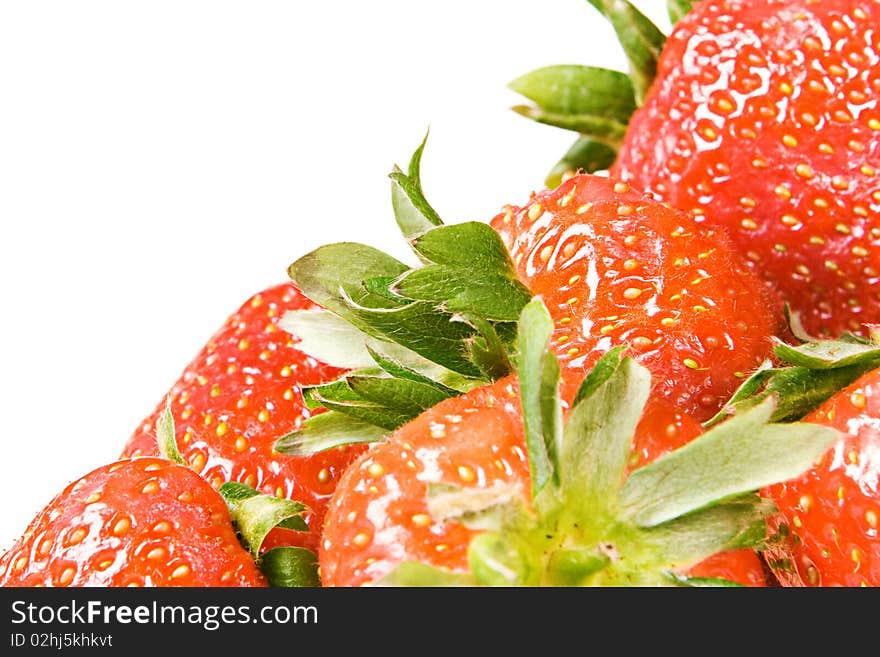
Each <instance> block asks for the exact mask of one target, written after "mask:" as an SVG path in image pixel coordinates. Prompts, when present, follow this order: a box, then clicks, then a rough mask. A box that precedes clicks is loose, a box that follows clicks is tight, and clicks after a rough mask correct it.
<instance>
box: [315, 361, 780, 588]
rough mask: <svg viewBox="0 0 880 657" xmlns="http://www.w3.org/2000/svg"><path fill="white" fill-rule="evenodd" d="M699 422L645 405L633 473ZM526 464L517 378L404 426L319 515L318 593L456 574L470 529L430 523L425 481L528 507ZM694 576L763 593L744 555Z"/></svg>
mask: <svg viewBox="0 0 880 657" xmlns="http://www.w3.org/2000/svg"><path fill="white" fill-rule="evenodd" d="M701 432H702V429H701V427H700V425H699V424H698V423H696V422H695V421H693V420H692V419H690V418H687V417H684V416H683V415H682V414H681V413H679V412H677V411H675V410H674V409H672V408H671V407H669V405H668V404H667V403H665V402H659V403H652V404H649V406H648V407H647V408H646V411H645V415H644V417H643V419H642V421H641V422H640V424H639V427H638V429H637V431H636V437H635V439H634V454H635V455H636V456H635V458H634V461H633V467H636V466H637V465H639V464H640V462H641V461H642V460H643V459H644V460H652V459H653V458H656V457H657V456H659V455H660V454H662V453H665V452H666V451H669V450H671V449H673V448H674V447H676V446H678V445H680V444H684V442H687V441H688V440H691V439H693V438H694V437H696V435H699V433H701ZM530 481H531V480H530V474H529V464H528V459H527V456H526V446H525V437H524V433H523V423H522V415H521V406H520V398H519V386H518V383H517V380H516V378H515V376H509V377H506V378H504V379H501V380H499V381H497V382H495V383H493V384H490V385H487V386H484V387H481V388H476V389H474V390H472V391H470V392H469V393H466V394H465V395H463V396H461V397H455V398H451V399H447V400H445V401H443V402H440V403H439V404H438V405H436V406H434V407H433V408H431V409H429V410H428V411H426V412H425V413H423V414H422V415H420V416H419V417H418V418H416V419H415V420H413V421H411V422H410V423H408V424H405V425H403V426H402V427H401V428H400V429H398V430H397V431H396V432H394V433H393V434H391V436H389V438H388V439H387V440H386V441H384V442H382V443H376V444H374V445H372V446H371V448H370V450H369V451H368V452H366V453H365V454H363V455H361V457H360V458H359V459H358V460H357V461H356V462H355V463H354V464H353V465H352V466H351V467H350V468H349V470H348V471H347V472H346V473H345V474H344V475H343V477H342V479H341V480H340V483H339V486H338V487H337V490H336V492H335V493H334V496H333V498H332V499H331V503H330V506H329V508H328V511H327V516H326V521H325V526H324V534H323V540H322V544H321V549H320V551H319V563H320V569H321V578H322V582H323V585H324V586H360V585H364V584H368V583H371V582H373V581H375V580H377V579H379V578H381V577H382V576H384V575H386V574H388V573H389V572H390V571H391V570H392V569H393V568H394V567H395V566H396V565H398V564H400V563H401V562H403V561H407V560H414V561H419V562H422V563H426V564H430V565H432V566H435V567H438V568H445V569H449V570H452V571H457V572H463V571H466V570H467V568H468V558H467V549H468V545H469V543H470V540H471V539H472V538H473V537H474V536H475V535H476V533H477V532H478V530H474V529H470V528H468V527H465V526H464V525H463V524H460V523H458V522H454V521H446V522H444V521H442V520H440V521H438V520H435V519H433V518H432V515H431V512H430V509H429V507H428V502H427V491H428V484H430V483H446V484H452V485H455V486H462V487H479V488H491V487H492V486H497V485H503V486H513V487H515V488H517V489H518V490H519V491H521V493H522V499H523V501H524V503H526V504H529V498H528V491H529V489H530ZM695 568H699V571H698V572H697V571H694V573H689V574H694V575H697V574H699V576H701V577H727V578H730V579H731V580H732V581H735V582H738V583H741V584H743V585H747V586H764V585H765V582H764V578H763V567H762V565H761V561H760V559H759V558H758V557H757V555H756V553H755V552H753V551H751V550H734V551H731V552H728V553H721V554H719V555H716V556H715V557H713V561H712V562H703V563H701V564H698V565H697V566H696V567H695Z"/></svg>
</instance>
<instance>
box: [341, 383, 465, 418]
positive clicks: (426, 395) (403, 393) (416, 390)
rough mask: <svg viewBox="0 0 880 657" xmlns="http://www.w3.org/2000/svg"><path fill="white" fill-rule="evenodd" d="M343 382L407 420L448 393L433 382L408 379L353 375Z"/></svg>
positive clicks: (362, 396) (358, 393)
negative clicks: (432, 383) (405, 417)
mask: <svg viewBox="0 0 880 657" xmlns="http://www.w3.org/2000/svg"><path fill="white" fill-rule="evenodd" d="M345 381H346V383H347V384H348V386H349V387H350V388H351V390H352V391H353V392H354V393H355V394H356V395H358V396H359V397H360V398H361V399H365V400H367V401H372V402H374V403H376V404H382V405H383V406H385V407H386V408H390V409H393V410H395V411H398V412H400V413H401V415H405V416H407V419H412V418H414V417H416V416H417V415H420V414H421V413H422V412H423V411H425V410H426V409H428V408H431V407H432V406H434V405H435V404H438V403H439V402H441V401H443V400H444V399H447V398H448V397H449V396H450V395H449V394H448V393H446V392H444V391H442V390H439V389H438V388H437V387H435V386H433V385H429V384H427V383H423V382H421V381H413V380H411V379H396V378H392V377H378V376H357V375H352V376H349V377H346V379H345ZM453 394H458V393H457V392H454V393H453ZM398 426H399V425H398Z"/></svg>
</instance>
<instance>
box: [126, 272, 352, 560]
mask: <svg viewBox="0 0 880 657" xmlns="http://www.w3.org/2000/svg"><path fill="white" fill-rule="evenodd" d="M315 307H316V306H315V304H313V303H312V302H311V301H309V300H308V299H306V298H305V297H304V296H303V295H302V294H301V293H300V291H299V290H298V289H297V288H296V287H295V286H294V285H293V283H291V282H287V283H281V284H278V285H275V286H273V287H269V288H268V289H266V290H264V291H262V292H260V293H258V294H255V295H253V296H252V297H251V298H250V299H248V300H247V301H245V303H244V304H242V305H241V307H240V308H239V309H238V310H237V311H236V312H235V313H233V314H232V315H231V316H230V317H229V318H228V319H227V320H226V322H225V323H224V325H223V326H222V327H221V328H220V329H219V330H218V331H217V332H216V333H215V334H214V335H213V336H212V337H211V339H210V340H208V342H207V344H206V345H205V346H204V347H203V348H202V349H201V350H200V351H199V353H198V354H197V355H196V356H195V358H194V359H193V360H192V361H191V362H190V363H189V364H188V365H187V367H186V368H185V369H184V371H183V373H182V374H181V375H180V378H179V379H178V380H177V382H176V383H175V384H174V385H173V386H172V388H171V391H170V393H169V394H170V401H171V409H172V413H173V416H174V425H175V431H176V437H177V445H178V449H179V450H180V453H181V455H182V456H183V458H184V459H185V461H186V462H187V463H188V464H189V465H190V466H191V467H192V468H193V469H194V470H196V471H197V472H199V473H201V475H202V476H203V477H204V478H205V479H207V480H208V481H209V482H210V483H211V484H212V485H213V486H214V487H215V488H219V487H220V486H221V485H222V484H223V483H224V482H228V481H236V482H241V483H244V484H246V485H248V486H250V487H252V488H254V489H257V490H258V491H260V492H263V493H267V494H270V495H275V496H278V497H284V498H288V499H293V500H297V501H300V502H302V503H303V504H305V505H306V506H307V507H308V509H309V511H308V512H307V513H306V514H305V515H304V518H305V520H306V521H307V522H308V524H309V526H310V527H311V528H312V532H309V533H305V532H295V533H294V532H291V531H288V530H282V529H277V530H275V531H274V532H273V535H272V536H271V537H270V539H269V542H268V543H267V544H266V545H282V544H290V545H301V546H303V547H307V548H311V549H315V548H316V547H317V534H316V533H315V532H314V530H315V528H316V527H320V524H321V522H322V519H323V514H324V508H325V505H326V503H327V499H328V498H329V496H330V494H331V493H332V492H333V489H334V488H335V486H336V482H337V480H338V478H339V476H340V474H341V473H342V471H343V470H344V468H345V467H346V466H347V465H348V464H349V463H350V462H351V461H352V460H353V459H354V458H355V456H356V455H357V454H359V453H360V452H361V451H362V450H363V447H362V446H359V445H349V446H345V447H340V448H334V449H330V450H327V451H323V452H319V453H316V454H314V455H312V456H308V457H304V456H289V455H286V454H280V453H278V452H276V451H275V449H274V444H275V441H276V440H277V439H278V438H280V437H282V436H284V435H285V434H287V433H289V432H291V431H294V430H295V429H297V428H298V427H299V426H300V424H301V423H302V422H303V420H305V419H306V418H308V417H309V416H310V415H311V412H310V411H309V410H308V409H307V408H306V407H305V405H304V403H303V398H302V393H301V388H302V386H305V385H312V384H317V383H322V382H325V381H329V380H332V379H334V378H336V377H337V376H339V375H340V374H341V373H342V372H343V370H341V369H338V368H335V367H331V366H329V365H326V364H324V363H321V362H318V361H316V360H315V359H314V358H311V357H310V356H307V355H306V354H304V353H303V352H302V351H300V350H299V349H298V348H297V345H298V343H299V339H298V338H297V337H296V336H295V335H292V334H290V333H288V332H286V331H284V330H282V329H281V328H279V326H278V321H279V319H280V318H281V317H282V316H283V315H284V313H285V312H287V311H289V310H301V309H312V308H315ZM164 410H165V400H164V398H163V401H161V402H160V403H159V404H157V406H156V409H155V410H154V411H153V413H152V414H151V415H149V416H148V417H147V418H146V419H145V420H144V421H143V423H142V424H141V425H140V426H139V427H138V428H137V429H136V430H135V432H134V433H133V435H132V436H131V437H130V438H129V439H128V442H127V444H126V445H125V448H124V449H123V452H122V455H123V456H133V455H141V454H157V453H159V452H158V448H157V444H156V422H157V420H158V418H159V417H160V415H161V413H163V412H164ZM282 533H283V534H284V535H281V534H282Z"/></svg>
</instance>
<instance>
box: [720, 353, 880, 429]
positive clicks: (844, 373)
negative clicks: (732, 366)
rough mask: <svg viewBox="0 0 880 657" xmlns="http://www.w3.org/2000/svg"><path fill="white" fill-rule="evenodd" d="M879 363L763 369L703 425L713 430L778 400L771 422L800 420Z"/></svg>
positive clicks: (742, 385)
mask: <svg viewBox="0 0 880 657" xmlns="http://www.w3.org/2000/svg"><path fill="white" fill-rule="evenodd" d="M877 365H878V363H877V362H874V361H871V360H866V361H865V362H857V363H856V364H855V365H850V366H848V367H835V368H829V369H810V368H809V367H803V366H791V367H778V368H771V367H767V366H766V365H765V366H762V367H761V368H759V369H757V370H756V371H755V372H754V373H753V374H752V375H751V376H749V377H748V378H747V379H746V380H745V381H743V383H742V384H741V385H740V387H739V388H738V389H737V390H736V391H735V392H734V394H733V395H732V396H731V398H730V399H729V400H728V402H727V403H726V404H725V406H724V408H722V409H721V410H720V411H719V412H718V413H716V414H715V416H714V417H712V418H710V419H709V420H707V421H706V422H704V423H703V426H704V427H705V428H709V427H712V426H714V425H716V424H717V423H718V422H721V421H722V420H724V419H725V418H726V417H729V416H731V415H733V414H735V413H737V412H741V411H743V410H745V409H747V408H750V407H752V406H755V405H757V404H760V403H761V402H762V401H764V400H765V399H767V398H768V397H775V398H776V400H777V404H776V408H775V409H774V411H773V415H772V416H771V420H772V421H774V422H793V421H795V420H800V419H801V418H802V417H804V416H805V415H806V414H807V413H809V412H810V411H812V410H813V409H815V408H816V407H817V406H819V404H821V403H822V402H824V401H825V400H826V399H828V398H829V397H830V396H831V395H832V394H834V393H835V392H837V391H838V390H840V389H841V388H843V387H846V386H847V385H849V384H850V383H852V382H853V381H855V380H856V379H857V378H858V377H859V376H860V375H862V374H863V373H864V372H866V371H868V370H869V369H872V368H873V367H876V366H877Z"/></svg>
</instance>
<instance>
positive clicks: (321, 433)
mask: <svg viewBox="0 0 880 657" xmlns="http://www.w3.org/2000/svg"><path fill="white" fill-rule="evenodd" d="M388 433H389V431H388V430H387V429H384V428H382V427H380V426H377V425H375V424H372V423H370V422H365V421H363V420H358V419H356V418H354V417H352V416H350V415H345V414H343V413H339V412H337V411H325V412H323V413H318V414H316V415H313V416H311V417H310V418H308V419H307V420H306V421H305V422H303V424H302V427H300V428H299V429H297V430H295V431H291V432H290V433H288V434H286V435H284V436H281V437H280V438H278V440H276V441H275V446H274V447H275V451H276V452H279V453H280V454H287V455H289V456H311V455H312V454H317V453H318V452H323V451H325V450H328V449H333V448H334V447H340V446H342V445H354V444H359V443H372V442H378V441H380V440H384V438H385V436H386V435H388Z"/></svg>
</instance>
